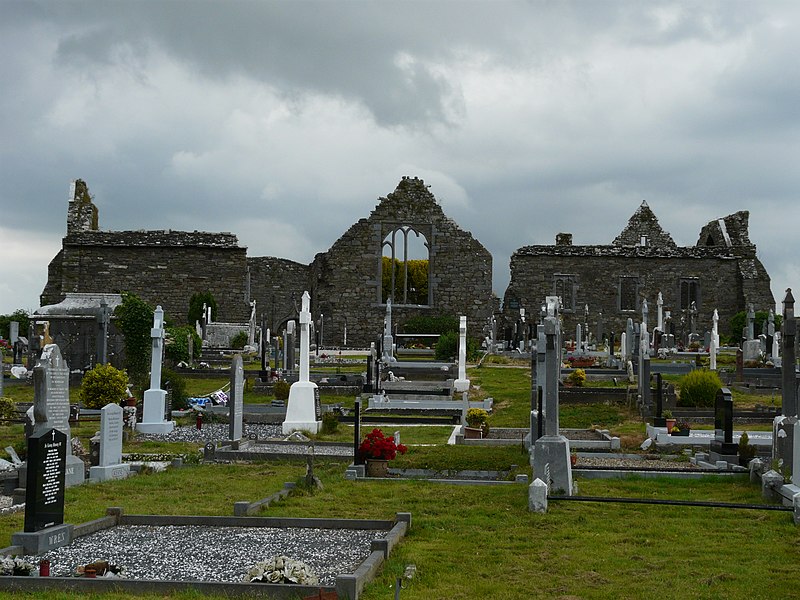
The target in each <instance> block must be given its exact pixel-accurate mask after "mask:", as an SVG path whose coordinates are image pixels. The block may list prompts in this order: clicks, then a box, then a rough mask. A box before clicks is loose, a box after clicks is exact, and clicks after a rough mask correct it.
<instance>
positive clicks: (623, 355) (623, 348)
mask: <svg viewBox="0 0 800 600" xmlns="http://www.w3.org/2000/svg"><path fill="white" fill-rule="evenodd" d="M619 358H620V361H621V362H622V363H623V364H625V363H626V362H628V334H627V333H626V332H624V331H623V332H622V335H620V337H619Z"/></svg>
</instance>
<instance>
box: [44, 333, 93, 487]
mask: <svg viewBox="0 0 800 600" xmlns="http://www.w3.org/2000/svg"><path fill="white" fill-rule="evenodd" d="M33 412H34V420H35V425H34V428H33V433H34V434H37V433H41V432H42V431H46V430H49V429H53V428H55V429H58V430H59V431H61V432H63V433H64V435H66V436H67V458H66V461H67V466H66V482H67V486H68V487H69V486H72V485H78V484H81V483H83V482H84V481H85V479H86V474H85V467H84V464H83V461H82V460H81V459H80V458H78V457H77V456H73V455H72V443H71V442H72V436H71V431H70V426H69V366H68V365H67V363H66V361H64V359H63V358H62V356H61V350H60V349H59V347H58V346H56V345H55V344H48V345H46V346H45V347H44V350H43V351H42V355H41V356H40V357H39V362H38V363H37V364H36V366H35V367H34V369H33Z"/></svg>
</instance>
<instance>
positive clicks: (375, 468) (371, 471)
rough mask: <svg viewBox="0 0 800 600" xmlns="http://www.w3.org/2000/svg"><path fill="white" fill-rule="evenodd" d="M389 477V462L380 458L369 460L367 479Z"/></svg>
mask: <svg viewBox="0 0 800 600" xmlns="http://www.w3.org/2000/svg"><path fill="white" fill-rule="evenodd" d="M388 475H389V461H388V460H383V459H380V458H368V459H367V466H366V476H367V477H386V476H388Z"/></svg>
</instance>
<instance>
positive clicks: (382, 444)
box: [358, 429, 408, 460]
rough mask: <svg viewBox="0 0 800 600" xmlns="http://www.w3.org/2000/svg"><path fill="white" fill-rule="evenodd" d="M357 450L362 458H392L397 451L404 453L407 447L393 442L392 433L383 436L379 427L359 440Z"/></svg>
mask: <svg viewBox="0 0 800 600" xmlns="http://www.w3.org/2000/svg"><path fill="white" fill-rule="evenodd" d="M358 451H359V453H360V454H361V456H362V458H374V459H378V460H393V459H394V457H395V456H397V453H398V452H399V453H400V454H405V453H406V452H407V451H408V448H406V447H405V446H404V445H403V444H395V443H394V436H393V435H390V436H385V435H383V431H381V430H380V429H373V430H372V432H371V433H368V434H367V437H365V438H364V441H363V442H361V445H360V446H359V447H358Z"/></svg>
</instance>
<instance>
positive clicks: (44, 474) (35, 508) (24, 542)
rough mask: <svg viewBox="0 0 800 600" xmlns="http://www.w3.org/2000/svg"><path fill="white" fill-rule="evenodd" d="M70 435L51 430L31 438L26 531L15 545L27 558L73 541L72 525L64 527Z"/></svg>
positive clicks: (14, 537)
mask: <svg viewBox="0 0 800 600" xmlns="http://www.w3.org/2000/svg"><path fill="white" fill-rule="evenodd" d="M67 437H68V436H67V435H66V434H65V433H64V432H62V431H59V430H58V429H52V428H51V429H47V430H44V431H39V432H37V433H34V434H33V435H32V436H31V437H29V438H28V469H27V473H26V487H25V525H24V531H22V532H19V533H15V534H13V535H12V536H11V543H12V544H14V545H19V546H22V547H23V549H24V551H25V553H26V554H39V553H41V552H44V551H46V550H49V549H51V548H58V547H59V546H64V545H66V544H69V543H70V542H71V541H72V525H65V524H64V488H65V478H66V466H67Z"/></svg>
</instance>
